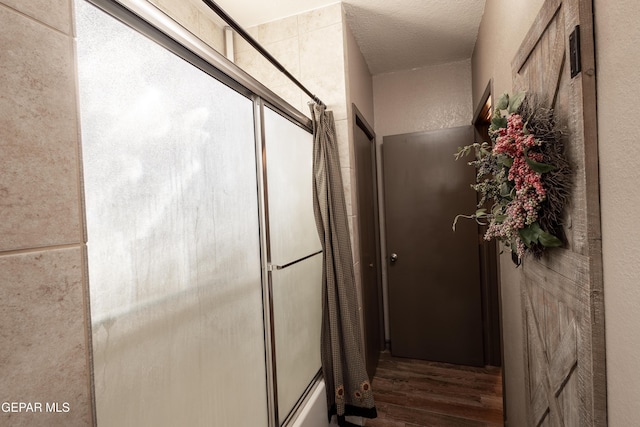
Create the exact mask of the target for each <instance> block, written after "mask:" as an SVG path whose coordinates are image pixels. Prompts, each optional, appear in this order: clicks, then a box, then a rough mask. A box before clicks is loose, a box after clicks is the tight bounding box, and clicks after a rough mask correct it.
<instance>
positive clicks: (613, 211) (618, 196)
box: [594, 0, 640, 427]
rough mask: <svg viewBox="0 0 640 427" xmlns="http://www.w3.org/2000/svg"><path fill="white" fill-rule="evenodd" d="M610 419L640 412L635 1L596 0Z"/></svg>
mask: <svg viewBox="0 0 640 427" xmlns="http://www.w3.org/2000/svg"><path fill="white" fill-rule="evenodd" d="M594 9H595V10H594V12H595V33H596V49H597V50H596V64H597V66H598V69H597V72H598V74H597V91H598V146H599V161H600V203H601V215H602V217H601V218H602V252H603V264H604V301H605V321H606V343H607V393H608V409H609V425H610V426H612V427H623V426H631V425H637V424H638V422H639V421H638V420H640V405H639V404H638V402H640V334H639V333H638V331H640V309H639V307H640V287H639V286H638V285H639V284H640V266H639V264H638V260H640V244H639V242H640V227H638V212H640V187H639V186H638V183H639V182H640V168H638V164H637V158H638V148H637V147H638V143H637V139H638V138H637V136H636V135H637V133H638V124H637V117H638V116H640V106H638V99H640V78H639V77H638V76H639V74H638V69H640V54H639V51H638V41H639V40H640V27H639V26H638V20H640V2H638V1H637V0H621V1H618V2H615V5H614V4H612V3H611V2H610V1H606V0H595V2H594Z"/></svg>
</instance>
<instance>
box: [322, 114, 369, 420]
mask: <svg viewBox="0 0 640 427" xmlns="http://www.w3.org/2000/svg"><path fill="white" fill-rule="evenodd" d="M310 108H311V116H312V121H313V196H314V202H313V208H314V213H315V218H316V226H317V228H318V234H319V236H320V241H321V243H322V249H323V257H324V259H323V272H322V304H323V307H322V332H321V341H322V342H321V351H322V354H321V358H322V373H323V376H324V381H325V385H326V390H327V407H328V408H329V419H331V417H332V416H333V415H337V417H338V424H339V425H340V426H347V425H350V424H349V423H347V422H346V421H345V416H347V415H354V416H362V417H366V418H375V417H376V408H375V403H374V400H373V393H372V390H371V384H370V382H369V378H368V377H367V371H366V368H365V361H364V354H363V349H362V345H361V343H362V340H361V338H362V335H361V329H360V320H359V316H358V300H357V295H356V289H355V276H354V271H353V257H352V252H351V240H350V238H349V223H348V221H347V209H346V206H345V201H344V190H343V187H342V175H341V172H340V161H339V159H338V145H337V138H336V129H335V122H334V120H333V112H331V111H326V106H324V105H319V104H315V103H314V104H311V105H310Z"/></svg>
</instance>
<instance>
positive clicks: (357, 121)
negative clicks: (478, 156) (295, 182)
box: [350, 103, 385, 357]
mask: <svg viewBox="0 0 640 427" xmlns="http://www.w3.org/2000/svg"><path fill="white" fill-rule="evenodd" d="M351 111H352V115H351V116H352V126H351V129H350V130H351V138H352V141H353V143H354V145H355V138H356V136H355V133H356V131H357V129H358V128H359V129H360V130H362V131H363V132H364V134H365V135H366V136H367V138H369V142H370V143H371V171H372V175H373V180H372V182H371V185H372V187H373V188H372V192H373V222H374V224H375V227H374V228H375V236H374V239H375V240H374V242H375V262H377V263H378V264H379V267H378V268H377V269H376V287H377V290H378V318H379V322H378V336H379V343H380V346H379V350H380V351H382V350H384V347H385V328H384V324H385V323H384V322H385V318H384V297H383V287H382V246H381V236H380V234H381V232H380V214H379V209H380V205H379V200H378V169H377V164H378V156H377V150H376V134H375V132H374V130H373V126H371V125H370V124H369V122H367V120H366V119H365V117H364V115H363V114H362V112H361V111H360V110H359V109H358V107H357V106H356V104H355V103H351ZM355 155H356V154H355V149H354V157H353V158H354V165H357V161H356V159H355ZM354 170H355V174H356V188H358V184H357V179H358V172H357V170H356V168H354ZM355 203H356V204H357V207H358V223H357V227H358V236H362V224H361V223H360V212H361V206H360V204H359V201H358V199H357V197H356V202H355ZM355 226H356V224H354V227H355ZM358 245H359V247H360V246H361V240H360V241H359V242H358ZM359 253H360V254H361V251H359ZM360 256H361V255H360ZM358 261H360V277H361V278H362V277H364V269H365V268H366V266H365V265H364V263H363V262H362V259H361V258H360V259H358ZM361 296H362V295H361ZM365 315H366V314H365V309H364V306H363V316H365ZM363 320H364V318H363ZM365 326H366V323H365V322H364V321H363V322H362V329H363V339H366V336H367V335H366V331H365V330H364V329H365ZM364 348H365V349H366V348H367V346H366V343H365V346H364ZM365 357H366V355H365Z"/></svg>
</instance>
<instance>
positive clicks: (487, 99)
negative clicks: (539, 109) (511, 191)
mask: <svg viewBox="0 0 640 427" xmlns="http://www.w3.org/2000/svg"><path fill="white" fill-rule="evenodd" d="M494 104H495V96H494V90H493V78H491V79H489V82H488V83H487V86H486V88H485V90H484V92H483V93H482V96H481V97H480V101H479V102H478V105H477V106H476V109H475V111H474V113H473V121H472V125H473V127H474V129H475V131H476V136H480V134H479V132H478V126H479V125H480V124H481V123H482V122H483V121H486V120H487V118H488V121H489V123H490V122H491V116H492V115H493V111H494V108H493V107H494ZM487 114H488V116H487ZM486 243H489V244H488V245H487V244H486ZM487 258H488V259H487ZM487 264H489V265H487ZM480 269H481V275H482V276H481V281H482V299H483V301H482V317H483V323H484V325H483V338H484V340H485V352H484V355H485V363H487V362H494V363H495V362H497V363H498V366H500V368H501V370H502V408H503V411H502V416H503V421H504V425H507V411H506V408H507V393H505V390H506V385H507V384H506V381H505V370H504V367H503V363H504V335H503V328H502V282H501V280H500V256H499V255H498V245H497V243H496V242H495V240H492V241H491V242H485V244H484V245H482V246H480ZM491 280H495V286H496V289H495V292H496V293H497V304H496V306H495V307H491V306H490V304H487V299H489V300H493V301H495V299H493V298H495V297H496V295H492V291H494V290H493V289H489V286H490V282H491ZM492 297H493V298H492ZM496 326H497V331H495V329H494V328H495V327H496ZM496 332H497V336H496ZM496 341H497V346H498V348H497V352H496ZM487 347H489V348H487Z"/></svg>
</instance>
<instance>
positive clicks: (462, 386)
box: [365, 352, 503, 427]
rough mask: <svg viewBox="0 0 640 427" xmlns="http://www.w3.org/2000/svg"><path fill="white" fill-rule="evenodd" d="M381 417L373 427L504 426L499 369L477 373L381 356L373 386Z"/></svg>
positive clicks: (431, 363) (492, 368) (370, 424)
mask: <svg viewBox="0 0 640 427" xmlns="http://www.w3.org/2000/svg"><path fill="white" fill-rule="evenodd" d="M372 388H373V393H374V398H375V400H376V407H377V409H378V418H376V419H373V420H366V421H365V425H366V426H371V427H423V426H424V427H480V426H483V427H496V426H502V425H503V421H502V420H503V417H502V373H501V369H500V368H496V367H486V368H475V367H469V366H457V365H450V364H446V363H436V362H425V361H422V360H413V359H404V358H397V357H392V356H391V355H390V354H389V353H387V352H385V353H382V354H381V357H380V362H379V364H378V369H377V371H376V375H375V377H374V378H373V381H372Z"/></svg>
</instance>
